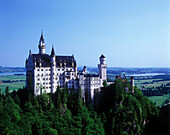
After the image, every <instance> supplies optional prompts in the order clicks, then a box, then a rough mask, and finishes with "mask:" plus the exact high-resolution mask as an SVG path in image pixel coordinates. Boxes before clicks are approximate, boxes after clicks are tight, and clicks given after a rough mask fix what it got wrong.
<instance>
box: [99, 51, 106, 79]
mask: <svg viewBox="0 0 170 135" xmlns="http://www.w3.org/2000/svg"><path fill="white" fill-rule="evenodd" d="M99 60H100V64H98V69H99V76H100V78H101V79H102V81H104V80H106V81H107V71H106V70H107V64H105V61H106V57H105V56H104V55H103V54H102V55H101V56H100V58H99Z"/></svg>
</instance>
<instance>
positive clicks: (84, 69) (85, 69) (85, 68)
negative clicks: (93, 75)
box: [83, 66, 87, 74]
mask: <svg viewBox="0 0 170 135" xmlns="http://www.w3.org/2000/svg"><path fill="white" fill-rule="evenodd" d="M83 72H84V73H85V74H86V73H87V67H86V66H84V67H83Z"/></svg>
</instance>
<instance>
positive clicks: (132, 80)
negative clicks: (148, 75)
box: [130, 76, 135, 93]
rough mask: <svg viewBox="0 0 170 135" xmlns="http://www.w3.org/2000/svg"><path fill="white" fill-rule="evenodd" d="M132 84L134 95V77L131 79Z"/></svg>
mask: <svg viewBox="0 0 170 135" xmlns="http://www.w3.org/2000/svg"><path fill="white" fill-rule="evenodd" d="M130 84H131V86H132V93H134V86H135V85H134V77H133V76H131V77H130Z"/></svg>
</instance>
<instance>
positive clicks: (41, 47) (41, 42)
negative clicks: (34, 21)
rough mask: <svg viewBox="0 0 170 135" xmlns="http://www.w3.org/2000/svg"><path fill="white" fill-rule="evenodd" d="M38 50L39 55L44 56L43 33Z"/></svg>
mask: <svg viewBox="0 0 170 135" xmlns="http://www.w3.org/2000/svg"><path fill="white" fill-rule="evenodd" d="M38 48H39V54H45V43H44V38H43V32H41V37H40V41H39V45H38Z"/></svg>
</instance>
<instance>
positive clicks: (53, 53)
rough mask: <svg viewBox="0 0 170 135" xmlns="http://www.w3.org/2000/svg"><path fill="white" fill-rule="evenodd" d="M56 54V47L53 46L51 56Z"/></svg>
mask: <svg viewBox="0 0 170 135" xmlns="http://www.w3.org/2000/svg"><path fill="white" fill-rule="evenodd" d="M54 55H55V52H54V47H52V50H51V56H54Z"/></svg>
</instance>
